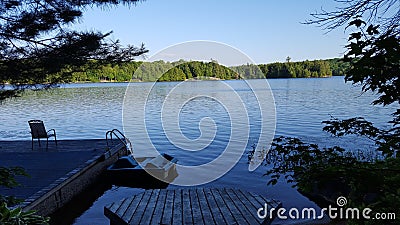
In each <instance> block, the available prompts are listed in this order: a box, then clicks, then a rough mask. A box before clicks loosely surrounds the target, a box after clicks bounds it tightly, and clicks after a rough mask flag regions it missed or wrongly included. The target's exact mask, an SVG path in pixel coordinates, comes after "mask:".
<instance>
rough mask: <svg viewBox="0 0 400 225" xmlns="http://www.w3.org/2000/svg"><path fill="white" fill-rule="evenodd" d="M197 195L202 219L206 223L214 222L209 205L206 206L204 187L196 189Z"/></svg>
mask: <svg viewBox="0 0 400 225" xmlns="http://www.w3.org/2000/svg"><path fill="white" fill-rule="evenodd" d="M196 193H197V197H198V198H199V203H200V211H201V214H202V215H203V220H204V222H205V223H207V224H215V221H214V219H213V216H212V213H211V210H210V207H209V206H208V203H207V199H206V196H205V195H204V189H202V188H199V189H197V190H196Z"/></svg>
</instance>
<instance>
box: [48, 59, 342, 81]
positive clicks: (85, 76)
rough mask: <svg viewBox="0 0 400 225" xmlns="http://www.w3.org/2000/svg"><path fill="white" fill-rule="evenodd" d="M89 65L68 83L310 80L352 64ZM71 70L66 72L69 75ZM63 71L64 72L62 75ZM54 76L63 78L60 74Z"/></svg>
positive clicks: (335, 61) (335, 73)
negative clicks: (263, 79) (68, 72)
mask: <svg viewBox="0 0 400 225" xmlns="http://www.w3.org/2000/svg"><path fill="white" fill-rule="evenodd" d="M93 64H95V62H88V63H86V64H85V65H83V66H81V68H80V69H79V71H78V72H72V75H71V76H70V77H69V78H68V79H66V80H64V82H127V81H137V82H147V81H151V82H153V81H183V80H191V79H192V80H207V79H220V80H232V79H260V78H309V77H330V76H342V75H345V73H346V70H347V69H349V63H345V62H343V61H341V59H338V58H336V59H327V60H313V61H308V60H306V61H302V62H288V61H287V62H284V63H279V62H276V63H269V64H259V65H254V64H247V65H240V66H233V67H225V66H223V65H220V64H218V62H217V61H215V60H211V61H210V62H202V61H188V62H187V61H183V60H179V61H176V62H165V61H162V60H160V61H154V62H140V61H132V62H125V63H122V64H118V65H113V64H102V65H100V66H93ZM65 71H68V68H66V69H64V71H62V72H65ZM62 72H61V73H62ZM54 76H59V75H58V74H56V75H54Z"/></svg>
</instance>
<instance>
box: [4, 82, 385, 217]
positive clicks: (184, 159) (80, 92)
mask: <svg viewBox="0 0 400 225" xmlns="http://www.w3.org/2000/svg"><path fill="white" fill-rule="evenodd" d="M225 82H226V83H227V84H229V85H230V86H232V87H233V88H234V90H235V92H236V93H238V95H239V96H240V97H241V98H242V99H243V101H244V103H245V106H246V110H247V112H248V114H247V118H243V123H244V125H245V122H246V121H247V119H248V121H249V130H250V132H249V136H248V140H249V141H248V143H247V145H246V149H245V150H246V151H248V150H251V146H252V144H254V143H256V142H258V141H261V142H262V141H264V140H259V133H260V130H261V128H260V124H261V122H260V121H261V120H262V119H261V113H260V111H259V110H258V109H257V107H254V106H256V105H257V99H256V98H255V97H254V95H252V93H251V91H249V90H248V89H246V88H243V81H225ZM250 82H254V83H255V84H256V83H257V82H258V81H257V80H252V81H250ZM269 84H270V85H271V88H272V92H273V95H274V98H275V105H276V132H275V135H276V136H280V135H285V136H295V137H299V138H301V139H302V140H304V141H307V142H313V143H318V144H321V145H324V146H331V145H335V144H340V145H341V146H345V147H347V148H350V149H354V150H364V149H369V148H371V147H372V144H371V143H370V142H368V141H367V140H364V139H358V140H357V141H354V139H353V138H341V139H339V138H333V137H331V136H330V135H329V134H326V133H324V132H323V131H322V127H323V124H321V121H323V120H327V119H329V118H330V116H334V117H338V118H348V117H352V116H364V117H365V118H366V119H368V120H370V121H372V122H374V123H376V124H378V125H384V123H385V122H386V121H388V120H389V119H390V117H389V115H390V113H391V112H392V110H391V109H390V108H382V107H379V106H371V105H370V103H371V102H372V100H373V99H374V96H373V95H372V94H370V93H365V94H361V91H360V87H354V86H352V85H349V84H345V83H344V79H343V77H333V78H315V79H314V78H312V79H275V80H269ZM126 85H127V84H76V85H66V86H65V87H64V88H60V89H55V90H51V91H49V92H31V93H28V94H26V95H24V96H23V97H21V98H17V99H12V100H8V101H6V102H5V103H4V104H3V105H1V108H0V114H1V118H0V140H21V139H29V138H30V134H29V127H28V123H27V121H28V120H30V119H41V120H44V121H45V125H46V127H47V128H48V129H50V128H55V129H56V130H57V137H58V138H59V139H92V138H103V137H104V136H105V132H106V131H107V130H110V129H113V128H117V129H120V130H123V123H122V113H123V112H122V106H123V99H124V95H125V90H126ZM151 85H152V84H151V83H134V84H131V86H130V88H131V89H133V90H135V91H134V93H135V95H134V96H132V97H131V100H132V101H135V100H140V99H143V98H149V97H148V96H147V95H145V94H143V90H144V89H145V88H146V87H148V86H151ZM176 85H177V83H175V82H171V83H158V84H157V85H156V87H155V88H154V89H153V90H154V92H153V95H151V96H150V98H149V104H148V105H147V108H146V111H145V112H146V128H147V132H148V134H149V138H150V140H151V141H152V144H153V145H154V146H155V147H156V148H157V150H159V151H160V152H167V153H169V154H171V155H174V156H176V157H177V158H178V160H179V163H180V164H182V165H189V166H194V165H200V164H203V163H207V162H209V161H212V160H213V159H215V158H216V157H218V155H220V154H221V153H222V151H223V150H224V149H225V147H226V145H227V143H228V142H229V141H230V140H229V139H230V136H231V128H232V123H231V121H230V112H228V111H227V110H226V108H225V107H224V104H221V103H220V102H218V101H216V100H215V99H213V98H209V97H204V96H203V97H201V96H199V97H197V98H193V99H191V100H190V101H187V102H186V103H185V104H184V105H183V107H182V108H181V110H180V112H179V116H178V120H179V130H177V131H176V132H177V134H176V135H179V134H180V132H182V134H183V135H184V136H185V137H187V138H189V139H196V138H199V137H201V135H202V131H204V130H205V131H208V130H209V129H210V130H213V131H215V137H214V138H213V140H212V142H211V143H210V144H209V145H208V146H207V147H206V148H205V149H203V150H201V151H198V152H188V151H184V150H182V149H179V148H176V147H175V146H174V144H173V143H171V141H169V139H168V137H167V136H166V135H165V133H164V131H163V123H162V122H163V120H172V119H174V118H175V117H174V115H172V116H171V115H169V114H168V113H161V108H162V107H161V106H162V104H163V102H164V100H165V97H166V96H167V95H168V93H169V92H170V91H171V90H172V89H173V88H174V87H175V86H176ZM218 85H220V82H215V81H202V82H191V83H190V84H189V86H187V91H183V92H182V93H180V94H179V93H178V94H177V95H176V96H175V97H174V99H173V100H172V101H176V102H182V100H184V99H185V97H187V96H186V95H187V92H188V91H189V90H192V91H194V90H196V91H199V90H200V91H203V92H207V93H208V95H209V96H215V97H216V98H217V97H218V96H224V97H227V96H228V97H229V95H231V93H229V92H227V91H226V90H222V89H220V86H218ZM255 86H256V85H255ZM183 90H185V89H183ZM124 113H127V112H126V111H124ZM130 113H132V118H133V117H134V116H135V115H136V114H135V109H131V110H130ZM204 118H207V119H206V120H207V121H208V122H207V121H206V122H205V123H203V124H202V125H199V124H200V123H201V121H202V120H203V119H204ZM210 121H211V122H210ZM203 122H204V121H203ZM130 125H132V124H130ZM132 126H133V127H131V129H132V128H133V129H134V128H135V125H132ZM199 126H203V127H202V128H200V127H199ZM202 129H204V130H202ZM172 136H173V135H172ZM140 141H141V140H134V141H133V143H134V148H135V147H136V148H137V149H139V150H140V149H146V148H147V147H148V146H146V145H145V144H141V142H140ZM231 141H233V142H234V141H235V140H231ZM265 171H266V168H265V166H261V167H259V168H258V169H257V170H255V171H253V172H249V171H248V161H247V155H246V154H244V156H243V157H242V158H241V159H240V160H239V162H238V164H237V165H236V166H235V167H233V169H232V170H231V171H229V172H228V173H227V174H225V175H224V176H222V177H220V178H219V179H217V180H215V181H213V182H211V183H208V184H205V185H203V186H213V187H226V186H228V187H236V188H242V189H245V190H248V191H252V192H256V193H260V194H262V195H264V196H266V197H267V198H275V199H278V200H280V201H282V202H283V204H284V207H285V208H290V207H298V208H300V209H301V208H303V207H315V208H318V207H317V206H316V204H315V203H313V202H311V201H310V200H308V199H307V198H306V197H304V196H303V195H301V194H299V193H298V192H297V191H296V190H295V189H293V188H291V186H290V185H288V184H286V183H284V182H278V184H277V185H275V186H267V185H266V183H267V181H268V179H267V177H264V176H263V174H264V173H265ZM178 173H179V171H178ZM197 176H202V174H198V175H197ZM177 179H179V176H178V178H177ZM193 179H196V177H195V176H194V177H193ZM168 188H177V186H174V185H170V186H169V187H168ZM140 191H142V189H138V188H126V187H116V186H114V187H112V188H111V189H106V191H105V193H104V194H101V193H102V192H101V193H100V195H101V197H99V198H97V199H96V200H95V201H94V203H93V204H89V206H88V207H89V208H88V209H87V210H86V208H87V207H86V208H85V209H83V210H86V211H85V212H84V213H83V214H82V215H80V216H77V217H78V218H76V219H75V220H74V224H108V223H109V221H108V220H107V219H106V218H105V217H104V216H103V207H104V205H106V204H109V203H111V202H114V201H118V200H119V199H122V198H124V197H126V196H129V195H132V194H135V193H138V192H140ZM78 214H80V213H78ZM280 222H282V223H284V224H285V223H286V224H287V223H290V222H289V221H280Z"/></svg>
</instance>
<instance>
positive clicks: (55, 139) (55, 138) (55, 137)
mask: <svg viewBox="0 0 400 225" xmlns="http://www.w3.org/2000/svg"><path fill="white" fill-rule="evenodd" d="M54 141H55V142H56V146H57V136H56V135H54Z"/></svg>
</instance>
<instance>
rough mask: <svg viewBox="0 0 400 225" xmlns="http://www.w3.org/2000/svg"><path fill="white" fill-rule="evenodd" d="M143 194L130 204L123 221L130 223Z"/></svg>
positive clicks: (136, 196)
mask: <svg viewBox="0 0 400 225" xmlns="http://www.w3.org/2000/svg"><path fill="white" fill-rule="evenodd" d="M143 195H144V194H143V193H141V194H138V195H135V198H134V199H133V200H132V202H131V204H129V206H128V208H127V209H126V211H125V213H124V215H123V216H122V220H124V221H130V220H131V218H132V216H133V214H134V213H135V212H136V208H137V207H138V205H139V203H140V201H141V200H142V198H143Z"/></svg>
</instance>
